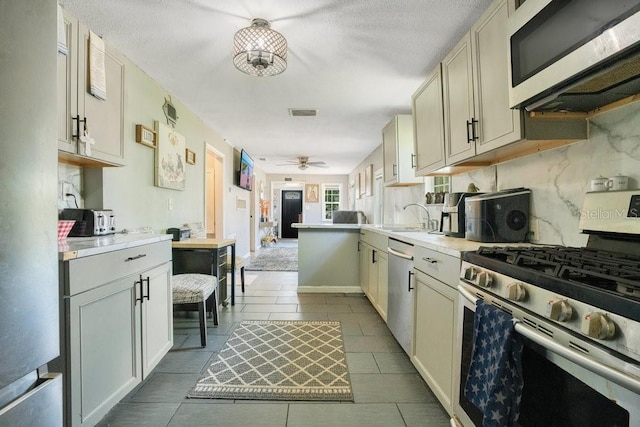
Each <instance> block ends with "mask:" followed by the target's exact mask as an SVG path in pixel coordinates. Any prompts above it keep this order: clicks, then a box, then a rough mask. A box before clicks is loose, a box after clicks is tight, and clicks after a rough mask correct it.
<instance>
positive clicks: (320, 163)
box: [307, 161, 327, 166]
mask: <svg viewBox="0 0 640 427" xmlns="http://www.w3.org/2000/svg"><path fill="white" fill-rule="evenodd" d="M307 164H308V165H314V166H321V165H326V164H327V163H326V162H322V161H318V162H307Z"/></svg>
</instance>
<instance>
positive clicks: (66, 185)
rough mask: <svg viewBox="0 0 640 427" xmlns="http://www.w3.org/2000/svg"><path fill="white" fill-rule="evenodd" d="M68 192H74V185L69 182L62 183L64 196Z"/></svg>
mask: <svg viewBox="0 0 640 427" xmlns="http://www.w3.org/2000/svg"><path fill="white" fill-rule="evenodd" d="M67 194H73V185H71V184H69V183H68V182H63V183H62V197H63V198H65V197H67Z"/></svg>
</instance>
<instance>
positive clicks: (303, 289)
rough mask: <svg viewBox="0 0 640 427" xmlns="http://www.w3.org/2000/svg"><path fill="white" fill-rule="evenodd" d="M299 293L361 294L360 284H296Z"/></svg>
mask: <svg viewBox="0 0 640 427" xmlns="http://www.w3.org/2000/svg"><path fill="white" fill-rule="evenodd" d="M298 293H299V294H336V293H337V294H362V293H364V292H362V288H361V287H360V286H298Z"/></svg>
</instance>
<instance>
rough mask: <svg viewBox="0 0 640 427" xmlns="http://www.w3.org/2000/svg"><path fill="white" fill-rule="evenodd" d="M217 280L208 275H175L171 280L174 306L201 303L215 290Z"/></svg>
mask: <svg viewBox="0 0 640 427" xmlns="http://www.w3.org/2000/svg"><path fill="white" fill-rule="evenodd" d="M217 286H218V279H216V276H210V275H208V274H195V273H189V274H176V275H175V276H173V278H172V279H171V288H172V290H173V303H174V304H189V303H197V302H202V301H204V300H206V299H207V298H209V296H210V295H211V294H212V293H213V292H214V291H215V290H216V287H217Z"/></svg>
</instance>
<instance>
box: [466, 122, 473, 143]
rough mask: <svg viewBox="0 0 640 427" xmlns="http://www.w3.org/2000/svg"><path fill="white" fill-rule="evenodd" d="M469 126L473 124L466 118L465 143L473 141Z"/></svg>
mask: <svg viewBox="0 0 640 427" xmlns="http://www.w3.org/2000/svg"><path fill="white" fill-rule="evenodd" d="M470 126H473V123H472V122H470V121H469V120H467V144H471V142H472V141H473V139H471V132H472V131H470V130H469V127H470Z"/></svg>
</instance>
